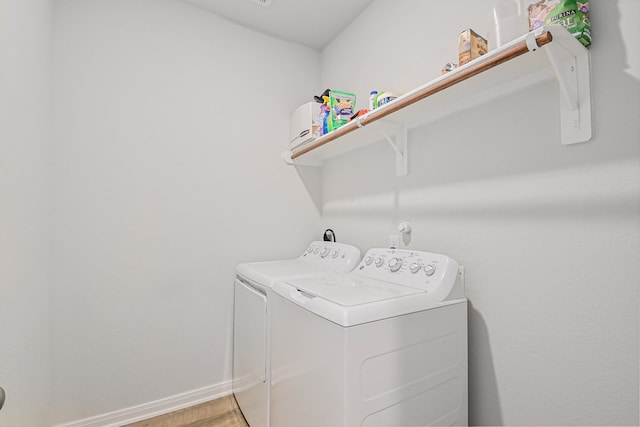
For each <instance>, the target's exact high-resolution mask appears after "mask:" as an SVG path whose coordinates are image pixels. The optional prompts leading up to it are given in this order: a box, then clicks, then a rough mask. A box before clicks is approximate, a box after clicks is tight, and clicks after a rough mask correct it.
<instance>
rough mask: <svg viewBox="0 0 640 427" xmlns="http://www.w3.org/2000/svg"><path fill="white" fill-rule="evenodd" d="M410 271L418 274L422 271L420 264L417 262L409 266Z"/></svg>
mask: <svg viewBox="0 0 640 427" xmlns="http://www.w3.org/2000/svg"><path fill="white" fill-rule="evenodd" d="M409 270H410V271H411V272H412V273H413V274H416V273H417V272H418V271H420V264H418V263H417V262H414V263H412V264H411V265H410V266H409Z"/></svg>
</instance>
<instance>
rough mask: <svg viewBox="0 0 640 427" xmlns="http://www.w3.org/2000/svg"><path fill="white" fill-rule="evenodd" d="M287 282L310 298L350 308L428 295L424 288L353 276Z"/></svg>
mask: <svg viewBox="0 0 640 427" xmlns="http://www.w3.org/2000/svg"><path fill="white" fill-rule="evenodd" d="M287 282H288V283H289V284H290V285H292V286H294V287H296V289H298V290H300V291H303V292H306V293H307V294H309V295H313V296H315V297H320V298H323V299H326V300H328V301H331V302H333V303H336V304H340V305H342V306H347V307H348V306H355V305H360V304H369V303H372V302H376V301H385V300H390V299H393V298H398V297H402V296H406V295H413V294H418V293H424V291H423V290H420V289H415V288H411V287H408V286H402V285H398V284H395V283H389V282H385V281H382V280H376V279H368V278H361V277H358V276H356V275H352V274H350V275H324V276H320V277H315V278H306V279H290V280H287Z"/></svg>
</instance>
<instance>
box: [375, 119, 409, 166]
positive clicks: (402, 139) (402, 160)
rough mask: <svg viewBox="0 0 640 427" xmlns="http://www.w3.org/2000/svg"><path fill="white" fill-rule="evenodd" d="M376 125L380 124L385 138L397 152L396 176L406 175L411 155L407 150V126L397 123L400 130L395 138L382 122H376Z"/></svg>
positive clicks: (379, 126) (379, 127)
mask: <svg viewBox="0 0 640 427" xmlns="http://www.w3.org/2000/svg"><path fill="white" fill-rule="evenodd" d="M386 123H391V122H386ZM376 125H377V126H378V129H379V130H380V133H382V135H383V136H384V138H385V140H386V141H387V142H388V143H389V145H390V146H391V148H393V151H394V152H395V153H396V176H406V175H407V164H408V162H407V160H408V159H407V157H409V153H408V152H407V127H406V126H404V125H402V124H399V123H395V125H396V126H398V130H397V131H396V137H395V139H393V138H391V137H390V136H389V134H388V133H387V131H386V130H385V128H384V126H383V124H382V123H381V122H376Z"/></svg>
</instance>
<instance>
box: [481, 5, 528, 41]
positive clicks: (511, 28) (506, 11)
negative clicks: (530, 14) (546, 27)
mask: <svg viewBox="0 0 640 427" xmlns="http://www.w3.org/2000/svg"><path fill="white" fill-rule="evenodd" d="M491 15H492V21H493V22H492V24H493V25H492V28H491V29H490V31H489V37H488V39H489V40H488V46H489V47H490V48H491V49H492V50H493V49H496V48H498V47H501V46H504V45H505V44H507V43H509V42H510V41H512V40H514V39H516V38H518V37H520V36H521V35H523V34H525V33H526V32H527V31H529V25H528V23H527V17H526V16H525V13H524V12H523V7H522V0H495V4H494V5H493V9H492V13H491Z"/></svg>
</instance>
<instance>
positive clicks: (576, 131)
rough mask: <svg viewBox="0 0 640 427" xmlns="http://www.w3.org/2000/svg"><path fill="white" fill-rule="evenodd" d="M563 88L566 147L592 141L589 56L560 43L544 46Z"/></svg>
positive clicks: (562, 101)
mask: <svg viewBox="0 0 640 427" xmlns="http://www.w3.org/2000/svg"><path fill="white" fill-rule="evenodd" d="M545 51H546V52H547V57H548V58H549V62H550V63H551V67H552V68H553V72H554V74H555V76H556V79H557V80H558V86H559V89H560V97H561V100H560V127H561V140H562V143H563V144H564V145H569V144H576V143H579V142H586V141H588V140H590V139H591V88H590V86H589V81H590V76H589V75H590V69H589V67H590V65H589V54H588V53H586V52H582V53H578V54H577V55H575V54H573V53H572V52H570V51H568V50H567V49H566V48H565V47H564V46H562V44H560V43H553V42H552V43H549V44H548V45H546V46H545Z"/></svg>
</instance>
